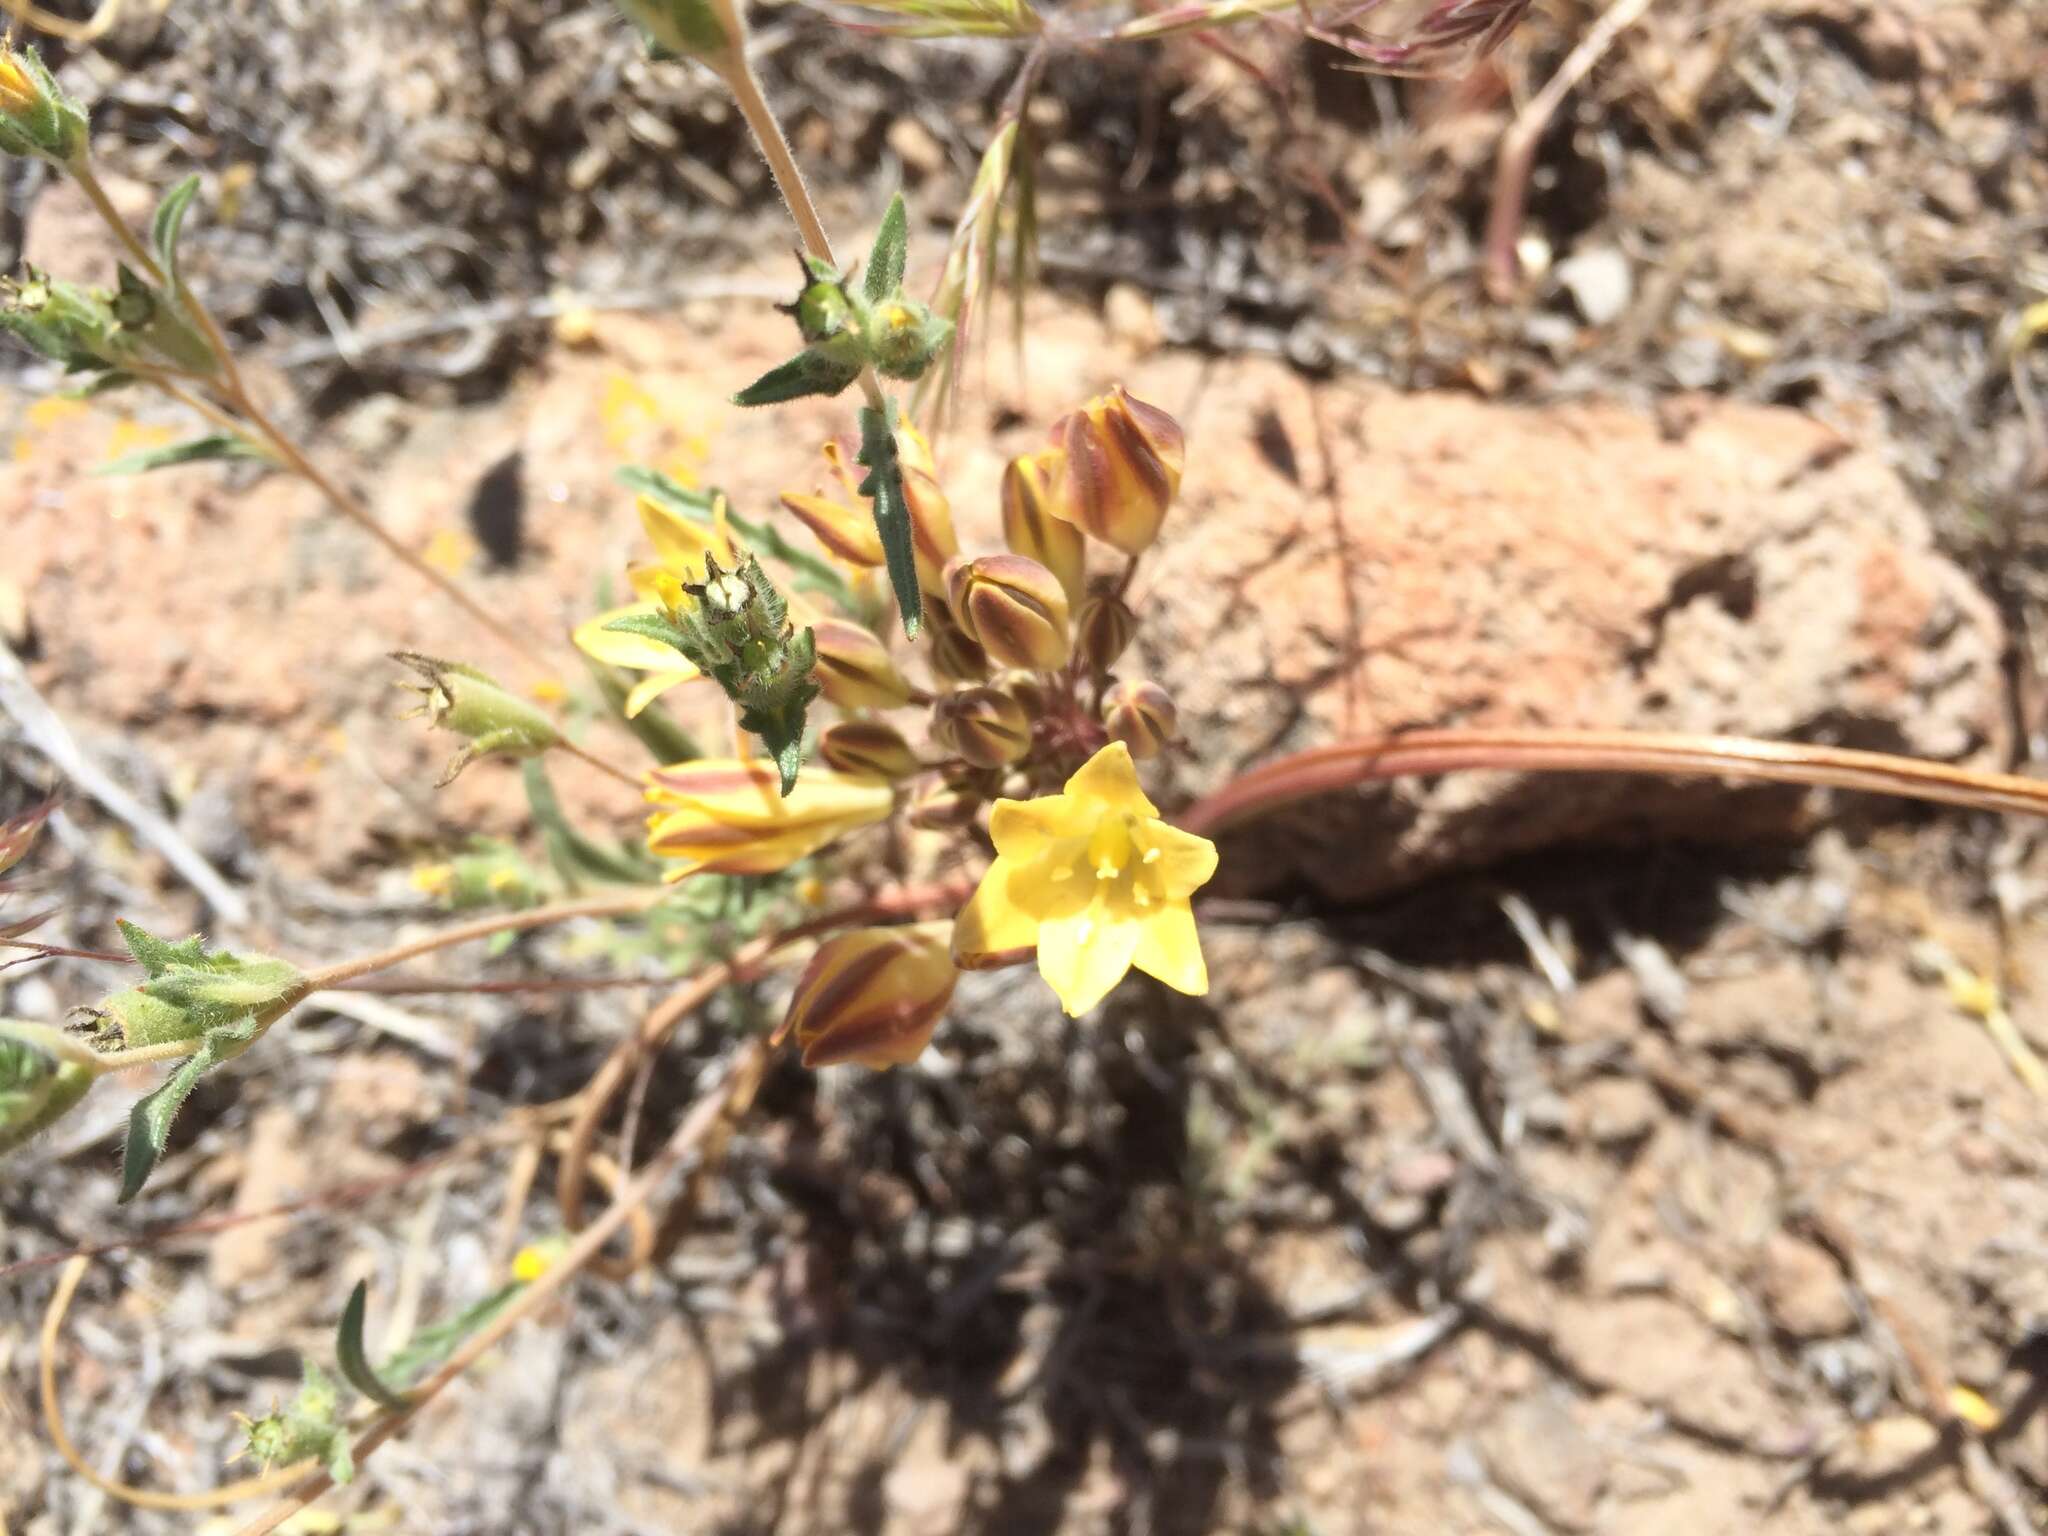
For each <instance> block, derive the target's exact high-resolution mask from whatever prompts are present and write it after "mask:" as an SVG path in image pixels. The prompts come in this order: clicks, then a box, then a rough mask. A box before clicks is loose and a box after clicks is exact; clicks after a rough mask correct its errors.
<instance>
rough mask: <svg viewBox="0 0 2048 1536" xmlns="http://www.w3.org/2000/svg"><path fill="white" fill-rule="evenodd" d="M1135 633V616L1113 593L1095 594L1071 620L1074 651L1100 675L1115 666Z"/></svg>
mask: <svg viewBox="0 0 2048 1536" xmlns="http://www.w3.org/2000/svg"><path fill="white" fill-rule="evenodd" d="M1137 633H1138V616H1137V615H1136V614H1135V613H1133V612H1131V605H1130V604H1129V603H1127V602H1125V601H1124V600H1123V599H1122V598H1120V597H1118V596H1117V595H1116V594H1115V593H1114V592H1097V593H1095V594H1093V595H1092V596H1091V597H1090V598H1089V599H1088V601H1087V602H1085V603H1083V604H1082V605H1081V613H1080V616H1079V617H1078V618H1076V619H1075V620H1074V649H1075V650H1077V651H1079V652H1080V653H1081V659H1082V660H1083V661H1085V662H1087V663H1088V669H1089V670H1090V671H1091V672H1094V673H1096V674H1097V675H1100V674H1101V673H1104V672H1107V671H1108V670H1109V669H1110V668H1111V667H1113V666H1115V665H1116V660H1117V658H1118V657H1119V656H1121V655H1123V653H1124V652H1125V651H1126V650H1128V649H1129V648H1130V644H1131V640H1132V638H1133V637H1134V636H1136V634H1137Z"/></svg>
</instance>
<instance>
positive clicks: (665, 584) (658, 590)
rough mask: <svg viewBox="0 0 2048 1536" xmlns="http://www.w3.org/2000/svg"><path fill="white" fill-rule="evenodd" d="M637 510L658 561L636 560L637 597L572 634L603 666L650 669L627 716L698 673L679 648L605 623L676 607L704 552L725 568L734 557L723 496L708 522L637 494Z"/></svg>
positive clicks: (700, 573)
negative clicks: (714, 557) (694, 518)
mask: <svg viewBox="0 0 2048 1536" xmlns="http://www.w3.org/2000/svg"><path fill="white" fill-rule="evenodd" d="M639 512H640V526H641V527H642V528H644V529H645V530H646V531H647V537H648V539H649V540H650V541H652V543H653V545H654V553H655V556H656V558H657V560H658V562H659V563H658V564H655V565H636V566H633V567H631V568H630V569H628V570H627V572H626V579H627V580H628V581H630V582H632V584H633V590H634V591H635V592H637V593H639V594H640V598H641V601H639V602H637V603H628V604H627V605H626V606H625V607H623V608H611V609H607V610H606V611H605V612H603V613H600V614H599V615H598V616H597V617H596V618H594V619H590V620H588V621H587V622H585V623H583V624H579V625H578V626H577V627H576V633H575V635H574V637H573V638H574V639H575V641H576V647H577V649H578V650H580V651H582V652H583V653H584V655H586V656H589V657H592V658H593V659H595V660H597V661H601V662H604V663H605V664H606V665H608V666H614V667H625V668H627V669H628V670H630V671H634V672H646V673H648V674H649V676H647V677H646V678H644V679H642V680H641V681H640V682H639V683H638V684H636V685H635V686H634V688H633V691H632V692H631V693H630V694H628V695H627V697H626V718H627V719H628V720H630V719H632V718H633V717H634V716H635V715H637V714H639V713H640V711H642V710H643V709H645V708H646V707H647V706H648V705H649V704H652V703H653V702H654V701H655V700H656V699H658V698H660V697H661V695H663V694H664V693H666V692H668V691H669V689H671V688H673V687H675V686H676V685H677V684H679V683H687V682H691V681H693V680H694V679H696V678H698V677H700V676H701V675H702V674H701V673H699V672H698V670H697V669H696V667H694V666H692V665H691V664H690V662H689V661H688V660H687V659H685V658H684V656H683V654H682V653H681V652H680V651H677V650H674V649H672V648H671V647H669V646H666V645H663V644H662V643H661V642H660V641H659V640H650V639H648V638H647V637H646V636H645V635H629V634H626V633H623V632H622V631H620V630H616V629H610V628H607V626H608V625H610V624H611V623H612V621H613V620H615V619H622V618H625V617H626V616H627V615H629V614H641V613H653V612H655V611H656V610H657V609H658V608H661V607H670V608H673V607H676V606H677V605H678V604H680V603H681V602H682V601H683V600H684V599H683V583H684V582H686V581H687V582H701V581H703V579H704V557H705V556H706V555H707V554H711V555H716V556H717V557H718V561H719V564H721V565H724V566H726V567H728V568H730V567H731V565H732V564H733V557H734V550H733V547H732V536H731V534H730V532H729V531H728V530H727V528H726V521H725V498H724V497H723V496H721V497H719V498H718V500H717V501H716V502H715V503H714V505H713V513H712V521H711V524H710V526H708V527H707V526H705V525H704V524H702V523H695V522H692V521H690V519H688V518H686V517H683V516H681V515H679V514H678V513H675V512H672V511H670V510H669V509H668V508H667V507H664V506H663V505H661V503H660V502H658V501H655V500H653V499H652V498H651V497H647V496H642V497H641V498H640V501H639Z"/></svg>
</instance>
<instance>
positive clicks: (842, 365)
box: [732, 347, 860, 405]
mask: <svg viewBox="0 0 2048 1536" xmlns="http://www.w3.org/2000/svg"><path fill="white" fill-rule="evenodd" d="M859 377H860V364H859V362H857V361H854V360H851V359H847V358H840V357H834V356H831V355H829V354H827V353H825V352H822V351H819V350H818V349H817V348H815V347H806V348H804V350H803V351H801V352H799V353H797V355H796V356H795V357H792V358H791V359H790V360H789V361H788V362H786V363H777V364H776V365H775V366H774V367H773V368H770V369H769V370H768V371H767V372H766V373H764V374H762V375H761V377H760V378H758V379H756V380H754V382H753V383H751V384H749V385H748V386H747V387H746V388H745V389H743V390H741V391H740V392H739V393H738V394H736V395H734V396H733V397H732V403H733V404H734V405H780V404H782V403H783V402H784V401H786V400H801V399H803V398H805V397H806V396H808V395H827V396H830V395H836V394H838V393H839V392H840V391H841V390H843V389H844V388H846V386H847V385H849V384H851V383H852V382H853V381H854V380H855V379H857V378H859Z"/></svg>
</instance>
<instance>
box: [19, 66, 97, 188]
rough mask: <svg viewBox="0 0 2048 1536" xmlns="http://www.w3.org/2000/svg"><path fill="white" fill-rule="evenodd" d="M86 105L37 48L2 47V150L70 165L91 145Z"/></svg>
mask: <svg viewBox="0 0 2048 1536" xmlns="http://www.w3.org/2000/svg"><path fill="white" fill-rule="evenodd" d="M86 133H87V124H86V117H85V109H84V108H83V107H81V106H79V104H78V103H77V102H75V101H73V100H72V99H71V98H70V97H69V96H67V95H65V94H64V89H63V87H62V86H60V85H58V84H57V81H56V78H55V77H54V76H53V75H51V73H50V71H49V70H48V69H46V68H45V67H44V66H43V61H42V58H41V56H40V55H38V54H37V52H36V51H35V49H33V48H24V49H22V50H20V51H19V52H17V51H16V50H14V49H13V48H4V49H0V153H5V154H10V155H31V156H34V157H35V158H37V159H39V160H48V161H50V162H52V163H53V164H56V165H69V164H71V163H72V162H74V161H76V160H78V159H79V158H80V157H81V156H82V155H84V154H85V151H86Z"/></svg>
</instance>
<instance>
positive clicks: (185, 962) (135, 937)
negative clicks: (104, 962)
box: [114, 917, 234, 976]
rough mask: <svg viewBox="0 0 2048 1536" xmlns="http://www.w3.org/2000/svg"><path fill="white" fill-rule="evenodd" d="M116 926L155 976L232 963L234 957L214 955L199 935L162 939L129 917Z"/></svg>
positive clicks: (137, 958)
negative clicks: (218, 962)
mask: <svg viewBox="0 0 2048 1536" xmlns="http://www.w3.org/2000/svg"><path fill="white" fill-rule="evenodd" d="M114 926H115V927H116V928H118V929H120V930H121V942H122V943H124V944H126V945H127V946H128V953H129V954H131V955H133V956H134V957H135V963H136V964H137V965H139V966H141V967H142V969H143V970H144V971H145V972H147V973H148V974H149V975H151V976H162V975H164V974H165V973H166V972H168V971H171V970H175V969H176V968H178V967H179V966H211V965H214V964H215V961H216V959H217V958H226V959H227V960H228V961H229V962H230V963H232V962H233V960H234V957H233V956H232V955H228V956H225V957H215V956H210V955H208V954H207V953H206V947H205V945H204V944H203V943H202V942H201V941H200V937H199V935H198V934H196V933H195V934H193V935H192V937H191V938H189V939H178V940H176V941H175V942H174V941H172V940H170V939H160V938H158V937H157V936H156V935H155V934H153V933H151V932H150V931H149V930H148V929H146V928H138V927H137V926H136V925H135V924H134V923H131V922H129V921H128V919H127V918H125V917H121V918H116V919H115V920H114Z"/></svg>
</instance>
